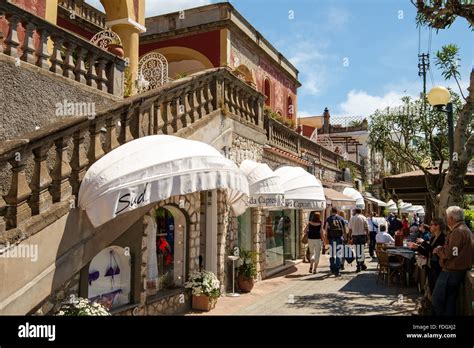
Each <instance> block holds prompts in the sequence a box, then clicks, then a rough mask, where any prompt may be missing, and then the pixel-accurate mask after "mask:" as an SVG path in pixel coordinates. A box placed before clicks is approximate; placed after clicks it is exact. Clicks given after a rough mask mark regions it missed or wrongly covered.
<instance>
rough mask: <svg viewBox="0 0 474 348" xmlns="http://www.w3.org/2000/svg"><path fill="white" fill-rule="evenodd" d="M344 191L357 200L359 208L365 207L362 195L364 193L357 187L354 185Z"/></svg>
mask: <svg viewBox="0 0 474 348" xmlns="http://www.w3.org/2000/svg"><path fill="white" fill-rule="evenodd" d="M342 193H343V194H344V195H346V196H349V197H351V198H353V199H355V200H356V208H359V209H364V208H365V202H364V197H362V194H361V193H360V192H359V191H357V190H356V189H354V188H352V187H346V188H345V189H344V191H342Z"/></svg>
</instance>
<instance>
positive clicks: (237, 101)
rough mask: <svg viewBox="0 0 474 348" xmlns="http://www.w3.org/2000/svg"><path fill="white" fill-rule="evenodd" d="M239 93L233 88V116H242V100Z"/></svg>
mask: <svg viewBox="0 0 474 348" xmlns="http://www.w3.org/2000/svg"><path fill="white" fill-rule="evenodd" d="M241 98H242V96H241V91H240V90H239V89H238V88H237V86H236V87H235V114H236V115H237V116H242V100H241Z"/></svg>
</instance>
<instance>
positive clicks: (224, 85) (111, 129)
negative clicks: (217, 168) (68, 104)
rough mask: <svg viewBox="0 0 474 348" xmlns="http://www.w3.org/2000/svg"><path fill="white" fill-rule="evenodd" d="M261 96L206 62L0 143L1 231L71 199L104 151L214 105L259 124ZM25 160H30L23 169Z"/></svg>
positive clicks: (189, 119)
mask: <svg viewBox="0 0 474 348" xmlns="http://www.w3.org/2000/svg"><path fill="white" fill-rule="evenodd" d="M264 99H265V97H264V96H263V95H262V94H260V93H259V92H257V91H256V90H254V89H252V88H251V87H250V86H248V85H247V84H246V83H245V82H243V81H241V80H239V79H238V78H236V77H235V76H234V75H232V73H231V72H230V71H229V70H228V69H226V68H216V69H210V70H206V71H203V72H201V73H198V74H194V75H191V76H189V77H186V78H182V79H179V80H176V81H174V82H171V83H168V84H166V85H164V86H161V87H160V88H158V89H155V90H152V91H148V92H146V93H143V94H139V95H136V96H133V97H131V98H128V99H127V100H124V101H120V102H117V103H116V104H114V105H113V106H112V107H110V108H108V109H106V110H103V111H101V112H99V113H97V115H96V116H95V117H94V118H93V119H90V118H88V117H87V116H76V117H69V118H65V119H64V120H61V121H58V122H56V123H53V124H51V125H49V126H47V127H45V128H42V129H39V130H37V131H34V132H31V133H29V134H25V135H24V136H22V137H21V139H15V140H8V141H6V142H4V143H2V144H1V145H0V168H2V167H5V168H6V167H11V168H10V169H8V170H9V173H8V175H7V177H8V178H9V182H10V185H9V191H8V193H7V194H6V195H5V196H4V201H5V208H4V209H2V213H1V214H0V232H2V226H3V230H12V229H15V228H16V230H17V231H18V234H19V235H21V236H23V238H24V237H25V233H24V228H20V227H22V226H23V225H25V224H26V222H27V221H28V220H29V219H30V218H32V217H35V216H37V215H39V214H43V213H45V212H46V211H47V210H49V209H51V208H54V206H55V205H56V204H60V203H61V202H65V201H70V202H71V207H72V206H73V203H72V202H74V200H75V199H76V198H77V193H78V191H79V187H80V184H81V180H82V178H83V177H84V175H85V173H86V170H87V169H88V168H89V167H90V166H91V165H92V164H93V163H94V162H95V161H97V160H98V159H99V158H101V157H102V156H103V155H104V154H105V153H107V152H109V151H111V150H112V149H114V148H116V147H118V146H120V145H121V144H124V143H127V142H129V141H130V140H133V139H135V138H139V137H142V136H147V135H154V134H173V133H175V132H177V131H178V130H180V129H182V128H185V127H187V126H189V125H191V124H192V123H194V122H196V121H198V120H200V119H202V118H203V117H204V116H206V115H209V114H213V113H214V112H221V113H222V114H224V115H228V116H230V117H233V118H236V119H237V120H238V121H239V122H241V123H244V124H245V123H250V124H252V125H253V126H255V127H260V128H261V129H262V130H263V123H262V114H263V104H264ZM244 100H245V101H244ZM224 110H225V111H224ZM8 163H9V165H10V166H7V164H8ZM28 165H30V166H32V170H31V172H32V173H29V174H28V173H27V167H28ZM27 174H28V175H27ZM62 206H64V204H62ZM50 211H51V210H50ZM14 235H15V233H10V234H9V236H10V237H9V238H14V237H13V236H14ZM26 235H28V233H26ZM1 236H2V235H1V233H0V237H1ZM18 238H20V237H18V236H17V239H18ZM0 243H1V238H0Z"/></svg>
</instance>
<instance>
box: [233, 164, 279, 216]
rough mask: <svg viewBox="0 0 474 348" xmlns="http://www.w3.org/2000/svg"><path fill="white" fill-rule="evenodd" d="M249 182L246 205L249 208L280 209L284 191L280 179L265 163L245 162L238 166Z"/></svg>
mask: <svg viewBox="0 0 474 348" xmlns="http://www.w3.org/2000/svg"><path fill="white" fill-rule="evenodd" d="M240 170H242V172H244V173H245V175H246V176H247V180H248V182H249V193H250V194H249V199H248V205H249V206H251V207H282V206H284V204H285V200H284V194H285V191H284V189H283V186H282V184H281V179H280V177H279V176H278V175H277V174H276V173H275V172H274V171H273V170H271V169H270V167H269V166H268V165H267V164H265V163H257V162H255V161H251V160H245V161H243V162H242V164H241V165H240Z"/></svg>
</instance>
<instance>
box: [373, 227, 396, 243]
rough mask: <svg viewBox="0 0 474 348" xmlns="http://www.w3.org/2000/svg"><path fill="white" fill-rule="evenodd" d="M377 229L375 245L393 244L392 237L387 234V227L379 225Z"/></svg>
mask: <svg viewBox="0 0 474 348" xmlns="http://www.w3.org/2000/svg"><path fill="white" fill-rule="evenodd" d="M379 229H380V232H379V233H377V235H376V236H375V241H376V242H377V243H384V244H394V243H395V239H393V237H392V236H391V235H390V234H388V233H387V226H385V225H380V227H379Z"/></svg>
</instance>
